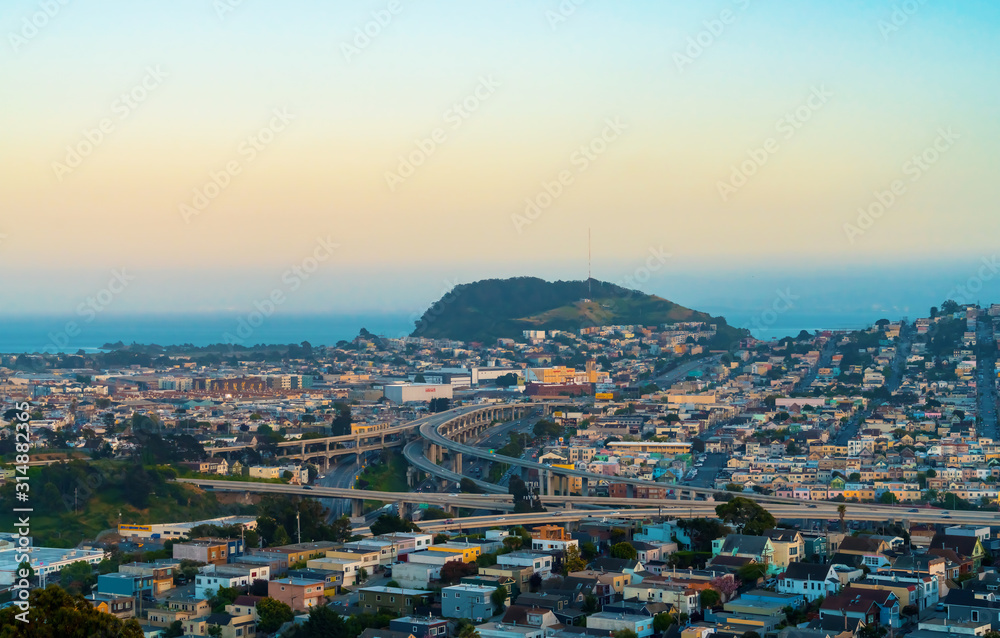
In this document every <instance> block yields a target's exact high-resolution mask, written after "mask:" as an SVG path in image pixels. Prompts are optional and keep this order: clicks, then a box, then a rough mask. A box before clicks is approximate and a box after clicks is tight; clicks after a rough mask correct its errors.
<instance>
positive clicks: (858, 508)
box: [176, 478, 997, 527]
mask: <svg viewBox="0 0 1000 638" xmlns="http://www.w3.org/2000/svg"><path fill="white" fill-rule="evenodd" d="M176 480H177V481H178V482H182V483H191V484H194V485H199V486H202V487H209V488H211V489H217V490H220V491H222V490H226V491H238V492H264V493H277V494H289V495H296V496H309V497H314V498H324V497H326V498H342V499H364V500H373V501H382V502H384V503H427V504H428V505H434V506H437V507H442V508H444V507H448V506H454V507H463V508H471V509H490V510H507V511H510V510H512V509H513V503H512V501H511V497H510V496H509V495H507V494H460V493H455V494H421V493H416V492H376V491H370V490H352V489H345V488H329V487H303V486H300V485H283V484H278V483H256V482H246V481H220V480H215V479H182V478H179V479H176ZM740 496H747V497H750V498H753V497H755V496H756V495H751V494H740ZM540 498H541V501H542V503H543V504H547V505H549V506H550V507H552V506H559V505H562V504H563V503H568V504H570V505H572V506H573V507H579V506H583V505H590V506H595V505H596V506H604V507H605V508H607V509H608V510H609V511H607V512H605V511H603V510H602V511H600V512H594V511H593V510H591V511H589V512H588V511H577V510H572V509H567V510H556V511H554V512H553V511H550V512H542V513H536V514H526V515H522V514H518V515H513V514H511V515H509V516H508V515H501V518H499V519H498V518H497V516H495V515H491V516H486V517H477V518H483V519H489V520H490V521H493V523H492V524H493V525H495V524H496V522H497V521H503V522H509V521H512V520H515V516H517V517H520V516H529V517H530V516H539V517H542V518H543V519H544V518H545V517H551V516H553V515H559V516H561V517H571V520H582V519H586V518H593V517H594V516H598V517H600V516H614V515H616V513H617V514H620V515H621V516H625V515H628V516H631V517H640V518H641V517H642V516H643V515H645V516H655V515H663V516H673V517H677V518H690V517H696V518H697V517H699V516H714V515H715V507H716V506H717V505H718V503H716V502H711V501H678V500H677V499H644V498H643V499H639V498H616V499H614V501H612V500H610V499H608V498H607V497H598V496H541V497H540ZM839 505H841V503H835V502H829V501H815V502H809V501H795V502H793V503H766V504H764V507H765V508H766V509H767V510H768V511H769V512H771V514H772V515H774V517H775V518H783V519H801V520H830V521H832V520H838V519H839V514H838V513H837V507H838V506H839ZM845 505H846V506H847V518H848V519H849V520H864V521H883V522H884V521H888V520H895V521H902V520H907V521H910V522H911V523H948V524H953V525H965V524H968V525H992V524H995V522H996V516H997V515H996V513H995V512H976V511H969V512H964V511H958V510H940V509H933V508H913V507H905V506H890V505H869V504H859V503H846V504H845ZM630 506H631V507H635V508H636V509H632V510H630V509H625V508H628V507H630ZM615 507H616V508H619V509H612V508H615ZM643 513H644V514H643ZM573 517H575V518H573ZM461 520H462V521H463V522H466V521H469V520H470V519H469V518H465V519H461ZM517 520H518V521H519V520H520V519H517ZM432 523H437V521H432V522H429V523H427V524H428V525H431V524H432ZM511 524H516V523H511ZM466 527H468V525H466Z"/></svg>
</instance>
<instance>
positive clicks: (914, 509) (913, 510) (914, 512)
mask: <svg viewBox="0 0 1000 638" xmlns="http://www.w3.org/2000/svg"><path fill="white" fill-rule="evenodd" d="M906 511H907V512H910V513H911V514H916V513H917V512H919V511H920V510H918V509H917V508H915V507H914V508H913V509H908V510H906Z"/></svg>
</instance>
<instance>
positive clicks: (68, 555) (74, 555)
mask: <svg viewBox="0 0 1000 638" xmlns="http://www.w3.org/2000/svg"><path fill="white" fill-rule="evenodd" d="M24 554H28V555H29V559H28V561H29V562H30V563H31V569H33V570H34V571H35V574H38V575H42V576H45V577H50V576H55V577H56V578H58V575H59V570H61V569H62V568H63V567H65V566H67V565H71V564H73V563H76V562H79V561H84V562H86V563H89V564H91V565H97V564H98V563H100V562H101V561H102V560H104V557H105V556H106V554H105V552H103V551H100V550H87V549H61V548H57V547H32V548H30V551H24V550H21V549H15V548H14V547H13V546H9V545H5V546H4V547H3V549H0V585H11V584H13V583H14V582H15V581H16V580H17V578H16V576H17V568H18V566H19V564H20V563H19V562H18V561H17V560H16V559H17V558H23V555H24Z"/></svg>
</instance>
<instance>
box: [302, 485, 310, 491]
mask: <svg viewBox="0 0 1000 638" xmlns="http://www.w3.org/2000/svg"><path fill="white" fill-rule="evenodd" d="M302 489H304V490H311V489H312V485H303V486H302Z"/></svg>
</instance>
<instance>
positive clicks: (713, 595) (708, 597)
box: [699, 589, 722, 609]
mask: <svg viewBox="0 0 1000 638" xmlns="http://www.w3.org/2000/svg"><path fill="white" fill-rule="evenodd" d="M699 600H700V602H701V608H702V609H710V608H712V607H715V606H716V605H718V604H719V601H720V600H722V595H721V594H720V593H719V592H717V591H715V590H714V589H703V590H701V594H700V596H699Z"/></svg>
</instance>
